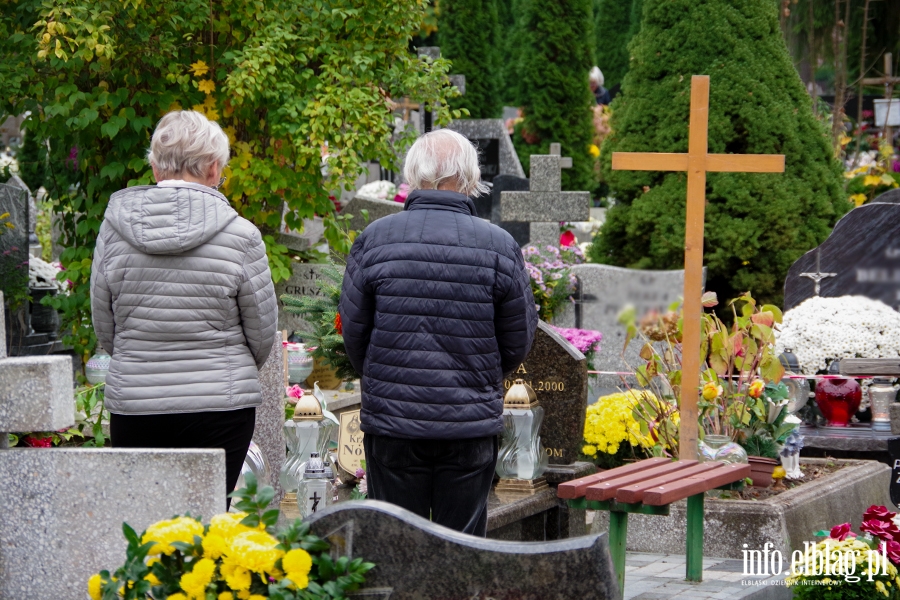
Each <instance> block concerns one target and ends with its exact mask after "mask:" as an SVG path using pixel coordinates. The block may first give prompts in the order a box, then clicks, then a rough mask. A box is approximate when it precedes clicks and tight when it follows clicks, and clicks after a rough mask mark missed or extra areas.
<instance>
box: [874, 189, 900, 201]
mask: <svg viewBox="0 0 900 600" xmlns="http://www.w3.org/2000/svg"><path fill="white" fill-rule="evenodd" d="M872 202H887V203H893V202H896V203H900V188H895V189H893V190H888V191H886V192H885V193H883V194H879V195H878V196H875V198H873V199H872ZM870 204H871V203H870Z"/></svg>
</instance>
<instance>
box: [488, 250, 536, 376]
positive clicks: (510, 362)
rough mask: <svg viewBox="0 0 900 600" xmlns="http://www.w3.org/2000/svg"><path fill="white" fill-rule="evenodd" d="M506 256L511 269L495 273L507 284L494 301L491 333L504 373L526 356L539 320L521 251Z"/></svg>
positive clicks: (514, 251)
mask: <svg viewBox="0 0 900 600" xmlns="http://www.w3.org/2000/svg"><path fill="white" fill-rule="evenodd" d="M508 258H509V259H510V260H511V261H512V263H513V266H512V270H511V272H509V273H506V274H502V275H501V274H498V276H499V277H500V278H501V280H505V281H506V282H507V286H506V289H505V290H504V289H503V286H501V288H500V289H501V291H500V294H499V298H498V300H497V301H495V303H494V333H495V335H496V336H497V347H498V348H499V349H500V366H501V367H502V368H503V374H504V375H508V374H509V373H511V372H512V371H514V370H515V369H516V368H517V367H518V366H519V365H520V364H522V362H523V361H524V360H525V357H527V356H528V353H529V352H530V351H531V344H532V342H533V341H534V332H535V330H536V329H537V322H538V315H537V308H536V307H535V305H534V294H533V293H532V291H531V281H530V279H529V277H528V272H527V271H526V270H525V260H524V259H523V258H522V252H521V251H519V249H518V248H515V249H513V250H512V251H511V252H510V253H509V256H508Z"/></svg>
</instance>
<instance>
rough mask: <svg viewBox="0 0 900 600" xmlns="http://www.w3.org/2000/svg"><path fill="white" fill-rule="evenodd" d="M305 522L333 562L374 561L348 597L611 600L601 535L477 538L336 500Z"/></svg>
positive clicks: (383, 507) (368, 504)
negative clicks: (324, 543) (530, 539)
mask: <svg viewBox="0 0 900 600" xmlns="http://www.w3.org/2000/svg"><path fill="white" fill-rule="evenodd" d="M308 523H309V524H310V526H311V528H312V532H313V533H314V534H315V535H318V536H319V537H321V538H323V539H325V540H327V541H328V542H330V543H331V545H332V553H333V554H334V555H335V556H340V555H344V556H349V557H351V558H357V557H359V558H363V559H364V560H367V561H371V562H373V563H375V568H374V569H372V570H371V571H369V573H367V574H366V583H365V588H363V589H362V590H359V591H358V592H355V593H354V594H353V596H354V597H365V598H373V599H374V598H377V599H381V600H388V599H390V600H423V599H426V598H433V599H440V600H474V599H477V600H488V599H489V598H493V599H496V600H513V599H517V600H571V599H572V598H579V599H580V600H612V599H614V598H618V597H619V594H618V589H617V584H616V577H615V575H614V573H613V567H612V561H611V559H610V555H609V545H608V541H607V537H606V534H599V535H596V534H595V535H586V536H582V537H577V538H570V539H566V540H558V541H550V542H509V541H498V540H491V539H483V538H477V537H474V536H470V535H466V534H462V533H458V532H456V531H452V530H450V529H447V528H446V527H442V526H440V525H435V524H434V523H432V522H430V521H427V520H425V519H423V518H421V517H419V516H417V515H414V514H413V513H411V512H409V511H406V510H404V509H402V508H399V507H397V506H394V505H393V504H387V503H385V502H378V501H373V500H367V501H363V502H360V501H354V502H342V503H339V504H335V505H333V506H331V507H329V508H327V509H326V510H324V511H322V512H319V513H316V514H315V515H313V516H312V517H311V518H310V519H309V520H308Z"/></svg>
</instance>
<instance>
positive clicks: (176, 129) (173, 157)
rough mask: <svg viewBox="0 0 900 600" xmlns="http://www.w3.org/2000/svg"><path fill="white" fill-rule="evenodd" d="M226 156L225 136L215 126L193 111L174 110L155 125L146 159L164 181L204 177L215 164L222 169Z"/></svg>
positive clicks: (227, 151)
mask: <svg viewBox="0 0 900 600" xmlns="http://www.w3.org/2000/svg"><path fill="white" fill-rule="evenodd" d="M229 156H230V150H229V148H228V136H227V135H225V132H224V131H222V128H221V127H219V124H218V123H214V122H213V121H210V120H209V119H207V118H206V117H205V116H204V115H203V114H201V113H198V112H197V111H194V110H173V111H172V112H170V113H168V114H167V115H165V116H164V117H163V118H162V119H160V120H159V123H158V124H157V125H156V131H154V132H153V137H152V138H151V140H150V151H149V152H148V153H147V160H149V161H150V164H151V165H153V166H154V167H156V168H157V169H158V170H159V171H160V175H161V176H163V177H166V178H171V177H176V176H178V175H182V174H184V173H190V174H191V175H193V176H194V177H205V176H206V174H207V171H208V169H209V166H210V165H211V164H213V163H214V162H217V163H218V164H219V168H220V169H223V168H225V165H227V164H228V158H229Z"/></svg>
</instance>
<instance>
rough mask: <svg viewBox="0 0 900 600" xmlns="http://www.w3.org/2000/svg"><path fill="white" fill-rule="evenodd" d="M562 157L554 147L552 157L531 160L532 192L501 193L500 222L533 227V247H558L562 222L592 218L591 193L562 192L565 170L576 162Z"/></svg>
mask: <svg viewBox="0 0 900 600" xmlns="http://www.w3.org/2000/svg"><path fill="white" fill-rule="evenodd" d="M560 153H561V150H560V145H559V144H550V154H548V155H543V154H537V155H532V156H531V169H530V171H531V172H530V175H531V178H530V180H529V190H530V191H527V192H506V191H504V192H501V193H500V220H501V221H518V222H526V223H531V233H530V238H529V243H531V244H552V245H554V246H558V245H559V223H560V221H587V220H588V219H589V218H590V211H591V209H590V206H591V194H590V192H563V191H561V188H562V169H570V168H572V159H571V157H568V156H560Z"/></svg>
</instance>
